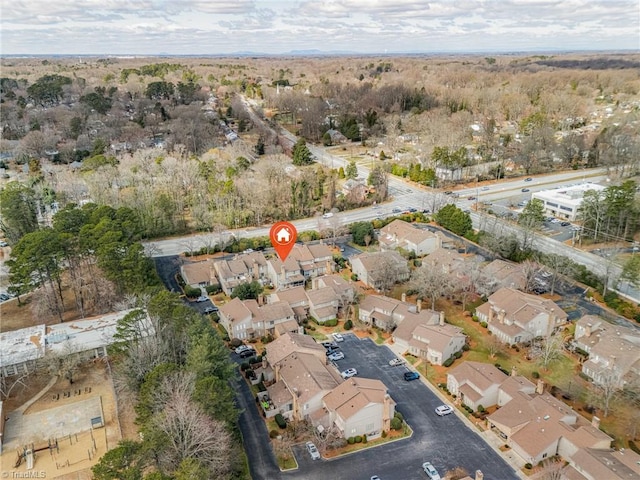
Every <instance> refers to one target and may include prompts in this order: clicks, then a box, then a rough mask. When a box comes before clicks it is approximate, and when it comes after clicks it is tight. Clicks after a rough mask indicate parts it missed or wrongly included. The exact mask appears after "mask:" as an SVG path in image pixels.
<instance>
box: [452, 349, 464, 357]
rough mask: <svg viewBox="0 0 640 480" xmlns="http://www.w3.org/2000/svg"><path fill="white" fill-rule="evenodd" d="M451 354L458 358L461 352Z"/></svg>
mask: <svg viewBox="0 0 640 480" xmlns="http://www.w3.org/2000/svg"><path fill="white" fill-rule="evenodd" d="M453 356H454V357H456V358H460V357H462V352H460V351H457V352H456V353H454V354H453Z"/></svg>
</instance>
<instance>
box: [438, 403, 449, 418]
mask: <svg viewBox="0 0 640 480" xmlns="http://www.w3.org/2000/svg"><path fill="white" fill-rule="evenodd" d="M450 413H453V407H451V405H440V406H439V407H438V408H436V414H438V415H440V416H441V417H444V416H445V415H449V414H450Z"/></svg>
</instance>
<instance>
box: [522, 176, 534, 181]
mask: <svg viewBox="0 0 640 480" xmlns="http://www.w3.org/2000/svg"><path fill="white" fill-rule="evenodd" d="M531 180H533V178H531V177H527V178H525V179H524V181H525V182H530V181H531Z"/></svg>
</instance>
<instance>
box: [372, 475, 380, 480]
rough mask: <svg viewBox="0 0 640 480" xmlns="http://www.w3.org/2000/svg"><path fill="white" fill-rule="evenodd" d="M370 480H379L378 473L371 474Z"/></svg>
mask: <svg viewBox="0 0 640 480" xmlns="http://www.w3.org/2000/svg"><path fill="white" fill-rule="evenodd" d="M370 480H380V477H379V476H378V475H371V479H370Z"/></svg>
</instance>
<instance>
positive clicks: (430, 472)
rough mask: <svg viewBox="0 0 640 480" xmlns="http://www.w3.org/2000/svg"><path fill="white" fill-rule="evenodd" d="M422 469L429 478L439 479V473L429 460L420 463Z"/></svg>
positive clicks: (432, 479)
mask: <svg viewBox="0 0 640 480" xmlns="http://www.w3.org/2000/svg"><path fill="white" fill-rule="evenodd" d="M422 470H424V473H426V474H427V476H428V477H429V480H441V478H440V474H439V473H438V471H437V470H436V469H435V467H434V466H433V465H431V463H430V462H424V463H423V464H422Z"/></svg>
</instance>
